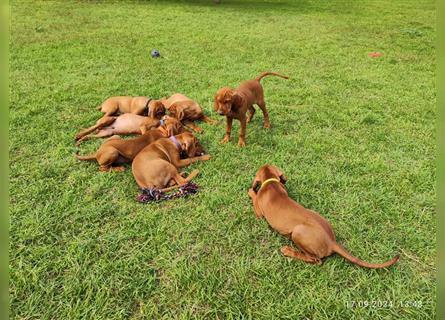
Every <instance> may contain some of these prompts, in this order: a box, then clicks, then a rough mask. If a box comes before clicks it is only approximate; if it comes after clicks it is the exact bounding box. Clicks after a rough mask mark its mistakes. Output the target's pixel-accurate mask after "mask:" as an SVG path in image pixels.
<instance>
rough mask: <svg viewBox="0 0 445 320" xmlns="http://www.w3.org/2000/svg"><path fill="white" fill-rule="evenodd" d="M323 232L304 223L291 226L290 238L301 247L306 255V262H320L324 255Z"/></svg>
mask: <svg viewBox="0 0 445 320" xmlns="http://www.w3.org/2000/svg"><path fill="white" fill-rule="evenodd" d="M323 238H324V237H323V234H320V231H319V230H315V229H314V228H312V227H308V226H305V225H297V226H295V227H294V228H293V230H292V234H291V239H292V241H293V242H294V243H295V244H296V245H297V246H298V248H300V249H301V251H302V252H303V254H304V255H305V257H306V260H307V261H306V260H305V261H306V262H309V263H314V264H320V263H321V259H320V257H323V256H325V255H323V254H322V251H323V243H322V241H323V240H322V239H323Z"/></svg>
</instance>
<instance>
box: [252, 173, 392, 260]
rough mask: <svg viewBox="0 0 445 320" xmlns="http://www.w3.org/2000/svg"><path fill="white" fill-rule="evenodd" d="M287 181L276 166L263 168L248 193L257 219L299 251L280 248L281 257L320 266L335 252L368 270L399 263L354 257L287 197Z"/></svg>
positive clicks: (318, 220) (322, 224)
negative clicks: (267, 224)
mask: <svg viewBox="0 0 445 320" xmlns="http://www.w3.org/2000/svg"><path fill="white" fill-rule="evenodd" d="M286 180H287V179H286V177H285V176H284V175H283V173H282V172H281V171H280V170H279V169H278V168H277V167H274V166H271V165H265V166H263V167H261V168H260V169H259V170H258V172H257V173H256V175H255V179H254V180H253V184H252V188H251V189H250V190H249V197H250V198H251V199H252V202H253V207H254V211H255V214H256V216H257V217H258V218H262V217H265V218H266V220H267V222H268V223H269V225H270V226H271V227H272V228H273V229H275V230H276V231H278V232H279V233H280V234H282V235H284V236H285V237H287V238H289V239H291V240H292V241H293V243H294V244H295V245H296V246H297V247H298V248H299V249H300V250H301V251H297V250H295V249H294V248H291V247H288V246H285V247H282V248H281V253H282V254H283V255H285V256H287V257H291V258H294V259H299V260H303V261H305V262H308V263H314V264H320V263H321V259H323V258H324V257H327V256H330V255H331V254H333V253H338V254H339V255H341V256H342V257H343V258H346V259H347V260H349V261H351V262H352V263H355V264H357V265H359V266H361V267H367V268H386V267H389V266H391V265H393V264H394V263H396V262H397V261H398V260H399V256H396V257H394V258H392V259H391V260H389V261H387V262H384V263H368V262H365V261H363V260H360V259H359V258H356V257H354V256H353V255H352V254H350V253H349V252H348V251H346V249H345V248H343V247H342V246H341V245H339V244H338V243H337V242H336V240H335V234H334V231H333V230H332V227H331V224H330V223H329V222H328V221H327V220H326V219H325V218H323V217H322V216H321V215H320V214H318V213H316V212H314V211H312V210H309V209H306V208H304V207H303V206H301V205H300V204H299V203H297V202H295V201H294V200H292V199H291V198H289V197H288V195H287V192H286V189H285V188H284V184H285V183H286ZM257 187H259V190H258V191H256V189H257Z"/></svg>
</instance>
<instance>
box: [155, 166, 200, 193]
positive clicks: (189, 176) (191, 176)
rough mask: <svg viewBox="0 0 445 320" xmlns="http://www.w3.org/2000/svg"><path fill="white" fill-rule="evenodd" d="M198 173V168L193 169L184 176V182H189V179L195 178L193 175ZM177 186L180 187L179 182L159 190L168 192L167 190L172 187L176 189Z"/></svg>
mask: <svg viewBox="0 0 445 320" xmlns="http://www.w3.org/2000/svg"><path fill="white" fill-rule="evenodd" d="M198 173H199V170H193V171H192V172H190V174H189V175H188V177H187V178H185V181H186V182H190V181H192V179H193V178H195V177H196V176H197V175H198ZM179 187H180V185H179V184H176V185H174V186H172V187H168V188H164V189H161V191H162V192H168V191H171V190H174V189H178V188H179Z"/></svg>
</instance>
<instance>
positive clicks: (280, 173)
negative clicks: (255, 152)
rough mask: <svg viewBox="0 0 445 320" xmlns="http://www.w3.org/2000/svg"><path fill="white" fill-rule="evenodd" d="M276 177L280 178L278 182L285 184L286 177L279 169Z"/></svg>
mask: <svg viewBox="0 0 445 320" xmlns="http://www.w3.org/2000/svg"><path fill="white" fill-rule="evenodd" d="M278 177H279V178H280V182H281V183H282V184H286V182H287V177H286V176H285V175H284V174H283V172H282V171H281V170H278Z"/></svg>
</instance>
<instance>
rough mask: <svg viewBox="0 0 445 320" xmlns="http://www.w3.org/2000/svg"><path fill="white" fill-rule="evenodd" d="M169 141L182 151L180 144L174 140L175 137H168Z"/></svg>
mask: <svg viewBox="0 0 445 320" xmlns="http://www.w3.org/2000/svg"><path fill="white" fill-rule="evenodd" d="M169 138H170V140H171V141H173V143H174V144H175V145H176V148H178V150H179V151H181V150H182V147H181V144H180V143H179V141H178V139H176V137H175V136H171V137H169Z"/></svg>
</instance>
